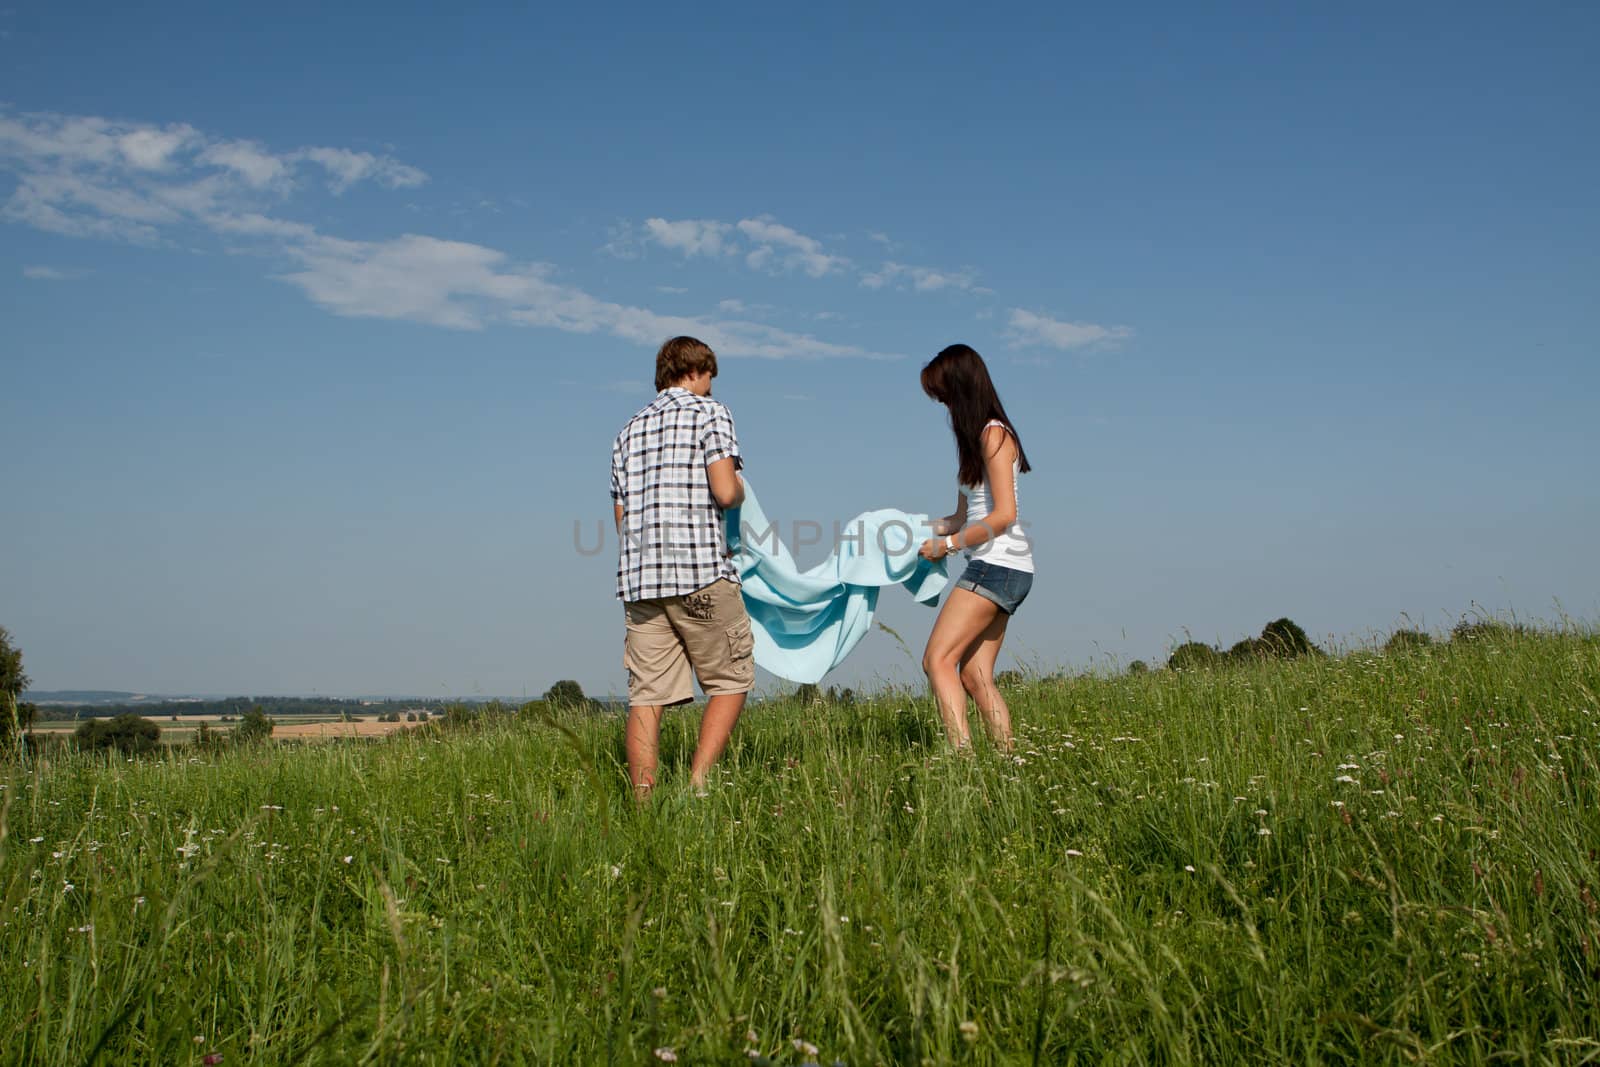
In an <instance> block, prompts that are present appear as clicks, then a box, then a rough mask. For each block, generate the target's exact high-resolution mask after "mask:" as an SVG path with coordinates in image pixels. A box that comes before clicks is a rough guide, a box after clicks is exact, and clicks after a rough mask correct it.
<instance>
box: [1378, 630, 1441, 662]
mask: <svg viewBox="0 0 1600 1067" xmlns="http://www.w3.org/2000/svg"><path fill="white" fill-rule="evenodd" d="M1431 644H1433V638H1431V637H1429V636H1428V635H1427V634H1425V633H1423V632H1422V631H1421V630H1396V631H1395V632H1394V633H1392V634H1390V635H1389V640H1387V641H1385V642H1384V643H1383V651H1384V654H1385V655H1389V656H1392V655H1394V654H1395V653H1397V652H1413V651H1415V650H1417V649H1419V648H1427V647H1428V646H1429V645H1431Z"/></svg>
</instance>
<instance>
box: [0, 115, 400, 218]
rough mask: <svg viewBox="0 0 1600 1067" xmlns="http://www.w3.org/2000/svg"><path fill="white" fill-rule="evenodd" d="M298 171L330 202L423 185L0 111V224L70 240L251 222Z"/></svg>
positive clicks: (307, 159) (139, 128) (104, 123)
mask: <svg viewBox="0 0 1600 1067" xmlns="http://www.w3.org/2000/svg"><path fill="white" fill-rule="evenodd" d="M307 165H315V166H316V167H318V168H319V171H320V172H325V173H326V174H327V175H328V176H329V185H330V188H332V189H333V190H334V191H335V192H343V191H345V190H346V189H348V188H350V186H351V185H352V184H354V183H356V182H360V181H372V182H376V183H377V184H379V185H385V186H389V187H391V188H406V187H410V186H414V185H419V184H421V183H422V182H424V181H426V180H427V175H426V174H424V173H423V172H422V171H420V170H418V169H417V168H415V167H411V166H408V165H406V164H404V163H400V162H398V161H396V160H394V159H391V158H390V157H388V156H374V155H372V154H371V153H367V152H352V151H349V150H347V149H341V148H305V149H297V150H295V151H292V152H284V153H274V152H272V151H270V150H268V149H266V148H264V147H262V146H261V145H259V144H256V143H255V142H252V141H243V140H236V139H227V138H214V137H210V136H208V135H206V134H204V133H202V132H201V131H199V130H196V129H195V128H194V127H192V126H189V125H187V124H182V123H178V124H168V125H165V126H162V125H156V124H153V123H138V122H122V121H118V120H113V119H106V118H100V117H98V116H93V115H59V114H54V113H50V112H39V113H28V114H12V113H10V112H7V111H4V110H0V170H4V171H9V172H11V173H13V174H15V175H16V178H17V187H16V189H15V190H14V191H13V192H12V194H11V196H10V197H9V198H8V199H7V200H6V201H5V203H4V205H3V206H0V218H4V219H6V220H7V221H11V222H20V223H23V224H25V225H29V226H34V227H37V228H38V229H43V230H49V231H51V232H53V233H61V234H67V235H69V236H74V237H95V238H109V239H114V240H121V241H131V242H136V243H143V244H153V243H156V242H157V241H158V240H159V237H158V234H159V232H160V230H161V229H162V228H165V227H170V226H174V225H177V224H179V223H189V224H196V223H197V224H201V225H205V224H206V220H207V218H208V216H211V215H216V214H223V215H229V216H233V215H242V214H247V213H251V212H259V211H260V210H261V209H262V208H263V207H264V206H266V203H274V204H275V203H277V202H278V201H280V200H281V199H282V197H283V196H284V195H286V194H287V193H288V192H290V191H291V190H292V187H293V185H294V179H295V177H296V176H297V174H300V173H302V172H303V171H304V170H305V168H306V167H307ZM264 199H265V200H266V203H264V202H263V201H264Z"/></svg>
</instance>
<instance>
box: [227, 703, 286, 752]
mask: <svg viewBox="0 0 1600 1067" xmlns="http://www.w3.org/2000/svg"><path fill="white" fill-rule="evenodd" d="M277 725H278V724H277V723H276V722H274V721H273V720H272V719H269V718H267V713H266V712H265V711H262V710H261V705H260V704H257V705H256V706H255V707H253V708H251V709H250V710H249V711H247V712H245V713H244V716H243V717H242V718H240V720H239V725H238V726H235V727H234V728H233V736H234V739H235V740H236V741H239V742H240V743H241V744H251V743H252V742H255V741H265V740H266V739H267V738H269V737H271V736H272V729H273V727H275V726H277Z"/></svg>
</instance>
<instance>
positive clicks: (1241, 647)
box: [1223, 637, 1272, 663]
mask: <svg viewBox="0 0 1600 1067" xmlns="http://www.w3.org/2000/svg"><path fill="white" fill-rule="evenodd" d="M1271 654H1272V653H1271V652H1269V651H1268V650H1267V646H1266V644H1265V642H1263V641H1262V640H1261V639H1260V638H1259V637H1247V638H1245V639H1244V640H1243V641H1236V642H1234V644H1233V647H1232V648H1230V649H1228V651H1227V652H1225V653H1224V654H1223V655H1224V657H1225V658H1226V659H1227V660H1228V661H1229V662H1231V663H1248V662H1250V661H1251V660H1257V659H1262V658H1264V657H1266V656H1269V655H1271Z"/></svg>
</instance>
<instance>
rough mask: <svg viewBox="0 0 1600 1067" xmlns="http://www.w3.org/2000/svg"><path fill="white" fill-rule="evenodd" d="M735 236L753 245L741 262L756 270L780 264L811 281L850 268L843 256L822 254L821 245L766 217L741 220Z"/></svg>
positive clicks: (815, 240) (848, 262)
mask: <svg viewBox="0 0 1600 1067" xmlns="http://www.w3.org/2000/svg"><path fill="white" fill-rule="evenodd" d="M739 232H740V233H742V234H744V235H745V237H747V238H748V239H749V240H750V242H751V243H752V244H754V245H755V248H753V249H752V250H751V251H750V252H748V253H746V254H745V257H744V258H745V262H746V263H748V264H750V266H752V267H755V268H756V269H758V270H759V269H761V268H763V267H767V266H770V265H773V264H781V265H782V266H783V267H784V268H786V269H794V268H798V269H800V270H803V271H804V272H805V273H807V274H809V275H811V277H813V278H820V277H822V276H823V275H824V274H832V273H834V272H835V271H839V270H843V269H845V268H846V267H848V266H850V261H849V260H848V259H845V258H844V257H843V256H832V255H829V254H828V253H826V252H824V251H823V250H822V242H821V241H818V240H817V239H816V238H814V237H807V236H806V235H805V234H803V233H800V232H799V231H797V230H793V229H791V228H789V227H788V226H785V225H783V224H782V223H781V222H779V221H778V220H777V219H774V218H773V217H772V216H770V215H764V216H762V217H761V218H759V219H741V220H740V221H739Z"/></svg>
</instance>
